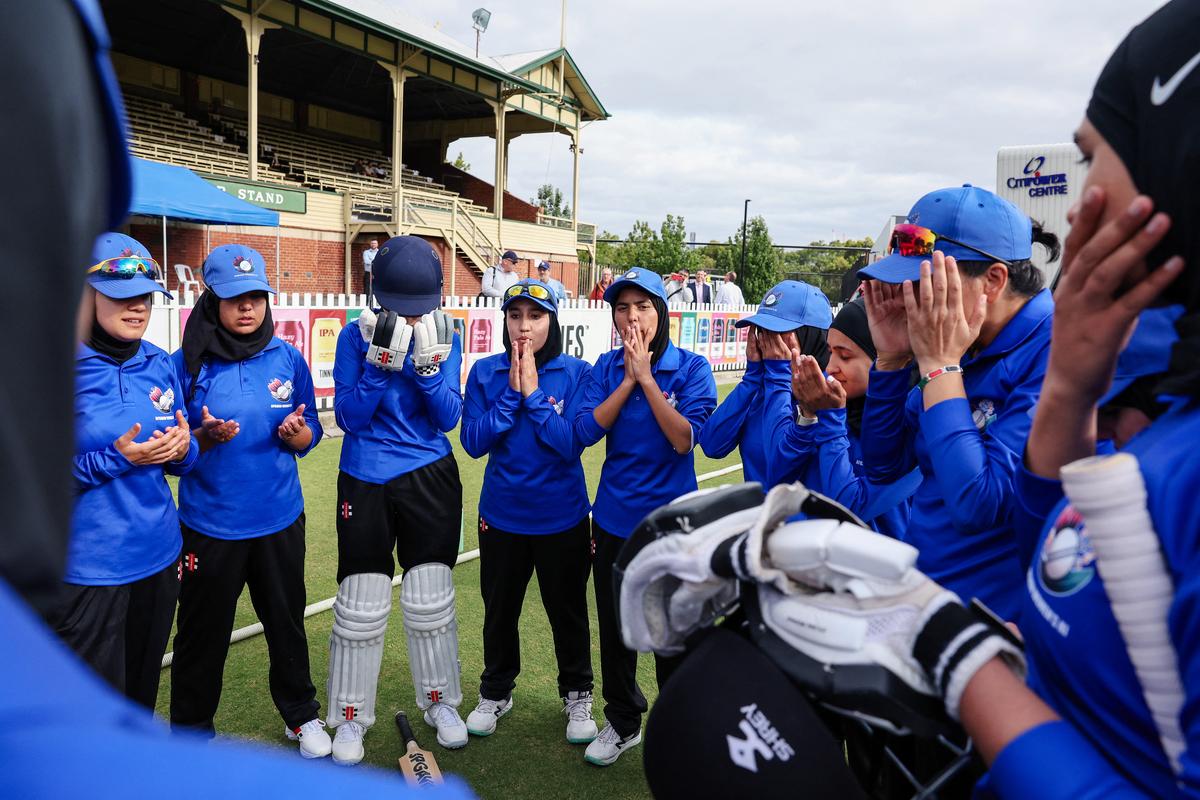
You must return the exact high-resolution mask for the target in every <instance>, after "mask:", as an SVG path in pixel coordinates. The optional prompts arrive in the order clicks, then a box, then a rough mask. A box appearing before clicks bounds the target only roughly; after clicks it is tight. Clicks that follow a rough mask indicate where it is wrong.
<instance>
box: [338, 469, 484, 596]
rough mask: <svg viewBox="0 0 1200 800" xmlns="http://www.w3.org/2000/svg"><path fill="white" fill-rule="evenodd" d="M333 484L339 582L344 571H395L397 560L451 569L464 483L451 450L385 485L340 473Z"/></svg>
mask: <svg viewBox="0 0 1200 800" xmlns="http://www.w3.org/2000/svg"><path fill="white" fill-rule="evenodd" d="M337 487H338V498H337V535H338V570H337V579H338V583H339V584H340V583H341V582H342V581H343V580H345V578H346V576H348V575H361V574H363V573H368V572H379V573H382V574H384V575H388V576H392V575H395V574H396V563H397V562H398V563H399V564H400V568H401V569H405V570H406V569H408V568H409V567H415V566H417V565H418V564H429V563H433V562H438V563H442V564H445V565H446V566H448V567H450V568H451V569H453V568H454V563H455V562H456V561H457V560H458V538H459V534H460V533H461V532H462V482H461V481H460V480H459V478H458V462H457V461H455V460H454V455H453V454H451V455H448V456H446V457H444V458H440V459H438V460H437V461H434V462H433V463H432V464H426V465H425V466H423V467H420V468H418V469H414V470H413V471H412V472H406V473H404V474H403V475H399V476H397V477H395V478H393V479H392V480H390V481H388V482H387V483H367V482H366V481H360V480H359V479H358V478H354V477H351V476H350V475H347V474H346V473H344V472H339V473H338V484H337ZM393 548H395V551H396V559H395V561H393V560H392V549H393Z"/></svg>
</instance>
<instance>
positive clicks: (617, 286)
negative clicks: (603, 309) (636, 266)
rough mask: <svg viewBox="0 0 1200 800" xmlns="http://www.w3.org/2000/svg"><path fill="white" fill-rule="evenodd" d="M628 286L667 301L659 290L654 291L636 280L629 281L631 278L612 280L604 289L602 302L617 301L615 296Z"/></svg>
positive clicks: (610, 303)
mask: <svg viewBox="0 0 1200 800" xmlns="http://www.w3.org/2000/svg"><path fill="white" fill-rule="evenodd" d="M629 288H634V289H640V290H641V291H643V292H645V293H646V294H648V295H650V296H651V297H657V298H658V299H659V300H662V301H663V302H664V303H665V302H667V298H666V297H663V295H662V294H660V293H659V292H656V291H654V289H652V288H650V287H649V286H646V285H645V284H642V283H638V282H637V281H631V280H617V281H613V282H612V285H611V286H609V287H608V288H607V289H605V290H604V302H606V303H608V304H609V305H612V304H613V303H615V302H617V297H618V296H619V295H620V294H621V290H622V289H629Z"/></svg>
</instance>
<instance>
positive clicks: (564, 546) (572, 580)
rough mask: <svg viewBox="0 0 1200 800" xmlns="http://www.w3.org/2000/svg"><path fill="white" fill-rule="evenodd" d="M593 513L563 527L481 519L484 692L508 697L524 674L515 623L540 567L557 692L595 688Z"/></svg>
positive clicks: (481, 684) (494, 697) (495, 697)
mask: <svg viewBox="0 0 1200 800" xmlns="http://www.w3.org/2000/svg"><path fill="white" fill-rule="evenodd" d="M590 551H591V535H590V530H589V525H588V519H587V517H584V518H583V519H582V520H580V521H579V523H578V524H576V525H575V526H574V527H572V528H569V529H567V530H565V531H562V532H561V533H551V534H539V535H533V534H520V533H510V532H508V531H502V530H498V529H497V528H494V527H492V526H490V525H489V524H488V523H487V522H486V521H485V520H484V519H483V517H480V518H479V562H480V565H479V583H480V590H481V594H482V595H483V674H482V675H481V676H480V678H479V694H480V695H482V696H483V697H484V698H485V699H488V700H503V699H504V698H506V697H508V696H509V694H511V693H512V690H513V687H514V686H516V678H517V675H518V674H519V673H520V672H521V640H520V634H519V633H518V631H517V623H518V621H519V620H520V618H521V607H522V606H523V604H524V602H525V589H526V587H528V585H529V579H530V577H531V576H532V575H533V573H534V572H535V571H536V572H537V578H538V588H539V590H540V591H541V594H542V607H543V608H545V609H546V616H547V617H548V618H549V619H550V630H551V632H552V633H553V636H554V655H555V658H556V659H557V660H558V694H559V696H560V697H566V696H567V693H568V692H590V691H591V690H592V652H591V647H592V646H591V631H590V629H589V628H590V626H589V622H588V608H587V580H588V573H589V572H590V571H591V568H592V563H591V557H590Z"/></svg>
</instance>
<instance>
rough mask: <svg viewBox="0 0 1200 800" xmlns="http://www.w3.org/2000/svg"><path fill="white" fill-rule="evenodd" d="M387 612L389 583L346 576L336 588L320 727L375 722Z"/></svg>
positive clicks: (379, 578) (366, 575) (376, 576)
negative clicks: (324, 713) (326, 697)
mask: <svg viewBox="0 0 1200 800" xmlns="http://www.w3.org/2000/svg"><path fill="white" fill-rule="evenodd" d="M391 608H392V579H391V578H389V577H388V576H387V575H383V574H381V573H375V572H371V573H363V574H360V575H350V576H348V577H347V578H346V579H345V580H343V581H342V583H341V585H340V586H338V593H337V598H336V599H335V600H334V602H333V631H332V633H330V635H329V680H328V682H327V683H326V690H327V692H328V694H329V702H328V703H327V704H326V709H327V712H326V713H327V715H328V716H327V717H326V722H328V723H329V725H330V727H337V726H338V725H341V724H342V723H343V722H348V721H354V722H358V723H360V724H361V725H363V726H364V727H368V728H369V727H371V725H372V724H374V722H375V690H376V687H377V686H378V685H379V665H380V664H381V663H382V661H383V636H384V633H385V632H386V631H387V618H388V612H389V611H391Z"/></svg>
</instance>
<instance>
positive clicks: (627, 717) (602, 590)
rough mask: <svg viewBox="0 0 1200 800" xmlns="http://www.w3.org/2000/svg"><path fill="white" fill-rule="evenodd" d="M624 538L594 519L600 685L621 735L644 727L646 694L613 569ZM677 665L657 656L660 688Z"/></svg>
mask: <svg viewBox="0 0 1200 800" xmlns="http://www.w3.org/2000/svg"><path fill="white" fill-rule="evenodd" d="M624 545H625V540H624V539H622V538H621V537H619V536H614V535H613V534H611V533H609V532H608V531H606V530H604V529H603V528H601V527H600V526H599V525H597V524H596V523H595V521H593V522H592V548H593V554H592V581H593V583H594V584H595V587H596V621H597V623H598V624H599V628H600V684H601V687H602V691H603V694H604V718H605V719H606V720H608V722H609V724H610V725H612V726H613V728H615V729H616V731H617V733H619V734H620V735H621V736H622V738H624V737H626V736H632V735H633V734H634V733H637V731H638V730H639V729H640V728H641V726H642V715H643V714H645V713H646V697H645V695H643V694H642V689H641V687H640V686H638V682H637V662H638V654H637V652H636V651H634V650H630V649H629V648H628V647H626V646H625V642H624V641H623V640H622V639H621V620H620V619H618V618H617V599H616V596H615V592H614V588H613V575H612V568H613V562H615V561H616V560H617V554H618V553H620V552H621V548H622V547H623V546H624ZM677 665H678V659H676V658H661V657H659V656H655V657H654V672H655V678H656V679H657V682H658V686H659V688H660V689H661V688H662V686H663V684H665V683H666V681H667V678H668V677H670V675H671V672H672V671H673V670H674V668H675V667H676V666H677Z"/></svg>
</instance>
